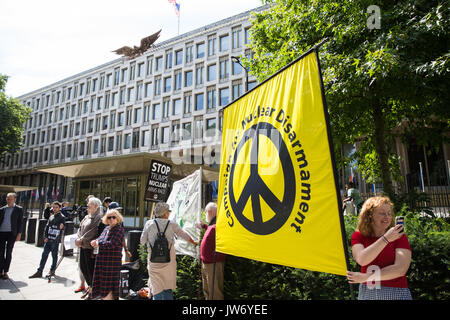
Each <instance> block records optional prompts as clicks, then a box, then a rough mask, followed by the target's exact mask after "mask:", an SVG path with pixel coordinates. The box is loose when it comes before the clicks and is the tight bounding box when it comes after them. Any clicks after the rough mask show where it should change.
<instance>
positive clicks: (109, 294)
mask: <svg viewBox="0 0 450 320" xmlns="http://www.w3.org/2000/svg"><path fill="white" fill-rule="evenodd" d="M102 222H103V223H104V224H106V227H105V229H104V230H103V232H102V234H101V235H100V237H99V238H98V239H96V240H92V242H91V245H92V247H94V248H97V247H98V248H99V252H98V254H97V258H96V260H95V268H94V279H93V285H92V295H91V299H94V298H97V297H100V298H101V299H103V300H118V299H119V285H120V268H121V266H122V244H123V239H124V236H125V232H124V229H123V227H122V225H121V223H122V222H123V217H122V215H121V214H120V213H119V211H117V210H116V209H112V210H108V211H107V212H106V214H105V215H104V216H103V218H102Z"/></svg>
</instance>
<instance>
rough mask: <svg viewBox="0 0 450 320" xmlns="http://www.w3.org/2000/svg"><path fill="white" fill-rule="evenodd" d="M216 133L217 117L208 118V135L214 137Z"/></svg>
mask: <svg viewBox="0 0 450 320" xmlns="http://www.w3.org/2000/svg"><path fill="white" fill-rule="evenodd" d="M215 135H216V118H212V119H207V120H206V136H207V137H214V136H215Z"/></svg>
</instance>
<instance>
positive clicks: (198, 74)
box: [195, 65, 205, 85]
mask: <svg viewBox="0 0 450 320" xmlns="http://www.w3.org/2000/svg"><path fill="white" fill-rule="evenodd" d="M204 70H205V67H203V65H198V66H197V67H196V68H195V85H200V84H203V73H204V72H203V71H204Z"/></svg>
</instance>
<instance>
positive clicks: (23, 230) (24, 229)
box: [20, 217, 28, 241]
mask: <svg viewBox="0 0 450 320" xmlns="http://www.w3.org/2000/svg"><path fill="white" fill-rule="evenodd" d="M27 221H28V217H23V222H22V233H21V234H20V241H24V240H25V236H26V234H27Z"/></svg>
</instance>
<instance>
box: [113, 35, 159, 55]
mask: <svg viewBox="0 0 450 320" xmlns="http://www.w3.org/2000/svg"><path fill="white" fill-rule="evenodd" d="M161 30H162V29H161ZM161 30H159V31H158V32H156V33H154V34H152V35H150V36H148V37H145V38H142V40H141V45H140V46H139V47H136V46H133V48H130V47H128V46H124V47H122V48H119V49H117V50H114V51H113V52H115V53H117V54H121V55H123V56H124V57H127V58H128V59H133V58H136V57H139V56H140V55H143V54H144V53H145V52H146V51H147V50H148V49H150V48H151V47H152V46H153V44H154V43H155V41H156V40H158V38H159V35H160V33H161Z"/></svg>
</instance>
